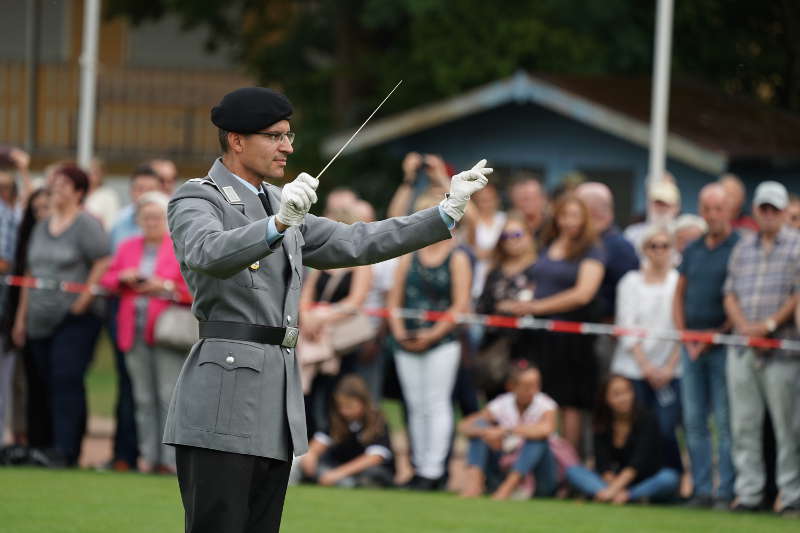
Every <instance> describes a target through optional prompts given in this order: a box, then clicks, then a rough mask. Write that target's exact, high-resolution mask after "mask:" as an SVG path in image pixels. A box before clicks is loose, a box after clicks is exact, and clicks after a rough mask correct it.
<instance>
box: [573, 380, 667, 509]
mask: <svg viewBox="0 0 800 533" xmlns="http://www.w3.org/2000/svg"><path fill="white" fill-rule="evenodd" d="M597 406H598V407H597V412H596V413H595V417H594V453H595V466H596V469H595V471H592V470H589V469H588V468H586V467H583V466H580V465H577V466H572V467H570V468H568V469H567V479H568V480H569V482H570V484H571V485H572V486H573V487H574V488H575V489H577V490H578V491H580V492H581V493H583V494H585V495H586V496H589V497H590V498H594V499H595V500H596V501H599V502H611V503H615V504H624V503H627V502H629V501H651V500H668V499H670V498H672V497H673V496H674V495H675V493H676V491H677V490H678V485H679V483H680V476H679V474H678V472H677V471H676V470H675V469H672V468H665V467H664V466H663V462H664V461H663V456H662V453H661V449H662V445H663V444H662V440H663V439H662V437H661V434H660V432H659V429H658V421H657V420H656V418H655V417H654V416H653V415H651V414H650V413H648V412H646V411H642V410H640V409H639V407H638V406H637V404H636V395H635V394H634V389H633V384H632V383H631V381H630V380H629V379H628V378H625V377H623V376H620V375H612V376H611V377H609V378H608V381H606V382H605V383H604V385H603V387H602V388H601V394H600V398H599V400H598V402H597Z"/></svg>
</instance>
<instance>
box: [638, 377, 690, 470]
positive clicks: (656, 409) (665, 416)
mask: <svg viewBox="0 0 800 533" xmlns="http://www.w3.org/2000/svg"><path fill="white" fill-rule="evenodd" d="M632 381H633V390H634V391H635V392H636V400H637V401H638V402H639V405H641V406H643V407H645V408H646V409H648V410H649V411H651V412H652V413H653V414H654V415H655V417H656V420H658V429H659V431H660V432H661V437H662V439H663V441H662V449H663V451H664V466H665V467H667V468H672V469H674V470H677V471H678V472H682V471H683V461H682V460H681V451H680V448H679V447H678V437H677V436H676V435H675V428H677V427H678V424H679V423H680V421H681V396H680V382H679V381H678V380H677V379H673V380H672V381H670V382H669V385H667V386H665V387H664V388H662V389H660V390H658V391H656V390H654V389H653V387H651V386H650V384H649V383H648V382H647V381H646V380H643V379H634V380H632Z"/></svg>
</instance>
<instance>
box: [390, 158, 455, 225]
mask: <svg viewBox="0 0 800 533" xmlns="http://www.w3.org/2000/svg"><path fill="white" fill-rule="evenodd" d="M402 167H403V181H402V183H400V186H399V187H398V188H397V190H396V191H395V193H394V196H392V201H391V202H389V208H388V210H387V212H386V214H387V216H390V217H402V216H405V215H408V214H409V213H411V206H412V205H413V204H414V201H415V198H417V197H419V196H421V195H423V194H433V195H437V194H438V195H440V196H441V195H442V194H444V193H446V192H447V191H448V189H450V176H451V175H452V174H453V173H452V172H450V170H451V169H450V168H448V165H447V163H445V162H444V159H442V158H441V156H438V155H435V154H419V153H417V152H409V153H407V154H406V156H405V158H404V159H403V164H402Z"/></svg>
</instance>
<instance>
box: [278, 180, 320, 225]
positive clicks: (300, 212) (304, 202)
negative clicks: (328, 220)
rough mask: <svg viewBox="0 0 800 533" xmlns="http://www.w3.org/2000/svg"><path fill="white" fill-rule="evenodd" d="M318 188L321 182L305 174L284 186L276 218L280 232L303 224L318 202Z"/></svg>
mask: <svg viewBox="0 0 800 533" xmlns="http://www.w3.org/2000/svg"><path fill="white" fill-rule="evenodd" d="M318 186H319V180H318V179H317V178H315V177H313V176H311V175H309V174H306V173H305V172H302V173H300V175H299V176H297V177H296V178H295V179H294V181H292V182H291V183H287V184H286V185H284V186H283V190H282V191H281V206H280V208H279V209H278V214H277V216H276V217H275V222H276V227H277V229H278V231H281V232H282V231H284V230H285V229H286V228H287V227H292V226H299V225H300V224H302V223H303V219H304V218H305V216H306V213H308V210H309V209H311V206H312V205H313V204H315V203H316V201H317V187H318Z"/></svg>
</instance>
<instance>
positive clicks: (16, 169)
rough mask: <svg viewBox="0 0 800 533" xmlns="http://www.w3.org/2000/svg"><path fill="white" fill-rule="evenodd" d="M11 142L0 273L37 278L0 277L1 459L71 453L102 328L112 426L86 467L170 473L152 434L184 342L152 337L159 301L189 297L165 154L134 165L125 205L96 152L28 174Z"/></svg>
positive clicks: (74, 458)
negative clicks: (89, 159) (103, 456)
mask: <svg viewBox="0 0 800 533" xmlns="http://www.w3.org/2000/svg"><path fill="white" fill-rule="evenodd" d="M9 153H10V155H11V157H9V158H8V160H9V162H10V163H11V164H10V165H6V168H3V169H2V170H0V181H2V183H3V184H4V185H5V186H6V187H7V188H8V194H7V195H5V196H4V197H3V201H2V202H0V226H1V227H2V232H0V243H1V244H2V252H1V253H2V261H0V269H1V270H0V273H3V274H14V275H18V276H25V277H26V278H33V279H36V280H38V281H37V283H36V284H35V285H30V284H24V285H23V286H19V285H11V286H8V285H6V284H5V283H4V284H2V285H0V289H2V291H3V299H2V311H1V312H0V318H2V324H3V332H2V333H3V335H2V339H0V427H2V428H5V427H6V424H5V419H4V415H5V414H6V412H7V411H8V409H7V404H8V403H10V404H11V405H12V408H11V409H10V412H11V415H12V416H11V417H10V418H11V419H10V420H9V424H8V426H9V428H10V429H11V433H12V439H13V445H12V446H11V447H10V448H7V449H6V450H5V454H4V461H5V462H18V463H19V462H26V461H27V462H33V463H35V464H42V465H47V466H67V467H69V466H76V465H77V464H78V461H79V458H80V456H81V451H82V450H81V447H82V443H83V438H84V436H85V433H86V430H87V423H88V416H89V412H88V406H87V392H86V386H85V382H86V375H87V372H88V371H89V368H90V365H91V363H92V360H93V358H94V354H95V349H96V345H97V341H98V338H99V335H100V333H101V331H102V330H103V328H105V329H106V330H107V331H108V335H109V338H110V340H111V342H112V345H113V351H114V354H115V368H116V374H117V398H116V413H115V419H116V430H115V436H114V444H113V450H110V452H111V454H112V459H111V461H109V462H108V463H107V464H102V465H96V466H97V467H98V468H113V469H115V470H144V471H153V472H174V471H175V464H174V463H175V460H174V452H172V449H171V448H169V447H167V446H163V445H161V435H162V432H163V425H164V420H165V418H166V409H167V406H168V405H169V399H170V396H171V394H172V388H173V387H174V384H175V381H176V379H177V377H178V373H179V371H180V368H181V365H182V364H183V359H184V357H185V353H182V352H181V351H178V350H176V349H174V348H170V347H165V346H160V345H159V344H158V343H157V342H156V340H155V339H154V329H155V327H156V324H157V322H158V320H159V318H160V317H161V316H162V314H163V313H164V311H166V310H167V309H169V308H170V307H172V306H185V302H187V301H188V292H187V290H186V286H185V283H184V282H183V278H182V277H181V274H180V270H179V268H178V263H177V260H176V259H175V256H174V252H173V249H172V242H171V240H170V238H169V231H168V229H167V221H166V208H167V202H168V200H169V196H168V195H169V194H170V193H171V192H172V190H173V188H174V186H175V180H176V179H177V171H176V169H175V165H174V164H173V163H172V162H171V161H168V160H164V159H157V160H152V161H149V162H147V163H146V164H143V165H141V166H140V167H138V168H136V169H135V170H134V172H133V173H132V174H131V177H130V203H128V204H127V205H124V206H123V205H122V202H121V199H120V195H118V194H117V192H116V191H115V190H114V189H113V188H111V187H109V186H108V185H104V183H103V181H104V180H103V172H104V171H103V164H102V161H100V160H95V161H93V163H92V165H91V168H89V169H86V170H84V169H81V168H79V167H78V166H77V165H76V164H74V163H72V162H69V161H65V162H57V163H54V164H52V165H49V166H48V167H46V169H45V172H44V176H43V178H42V179H40V180H38V182H36V181H34V180H32V179H31V177H30V175H29V172H28V165H29V158H28V156H27V154H25V153H24V152H23V151H21V150H19V149H11V150H10V151H9ZM162 173H163V175H162ZM15 174H19V176H20V178H21V179H20V180H17V179H15V178H17V176H15ZM17 181H20V182H21V184H22V185H21V187H20V188H19V189H20V190H19V193H18V192H17ZM69 284H74V285H75V287H76V288H75V289H74V290H66V289H69V288H70V286H69Z"/></svg>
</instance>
